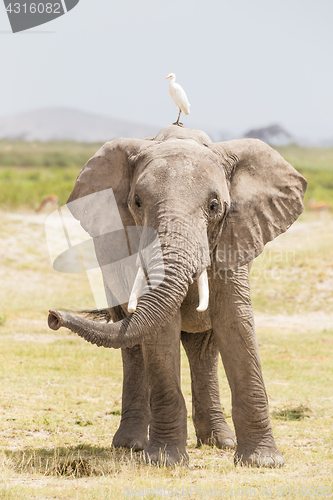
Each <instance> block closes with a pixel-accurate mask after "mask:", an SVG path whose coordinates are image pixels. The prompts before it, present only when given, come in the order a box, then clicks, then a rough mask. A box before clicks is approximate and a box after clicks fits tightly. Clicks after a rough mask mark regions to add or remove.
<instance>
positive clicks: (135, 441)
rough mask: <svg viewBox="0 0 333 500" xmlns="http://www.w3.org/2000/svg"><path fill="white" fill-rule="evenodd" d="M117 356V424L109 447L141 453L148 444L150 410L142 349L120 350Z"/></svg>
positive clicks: (138, 347)
mask: <svg viewBox="0 0 333 500" xmlns="http://www.w3.org/2000/svg"><path fill="white" fill-rule="evenodd" d="M121 354H122V359H123V374H124V378H123V394H122V408H121V421H120V426H119V429H118V430H117V432H116V433H115V435H114V438H113V442H112V444H113V446H115V447H121V446H122V447H124V448H133V449H134V450H135V451H138V450H143V449H144V448H145V447H146V446H147V443H148V437H147V434H148V425H149V416H150V410H149V391H148V383H147V380H146V376H145V370H144V361H143V353H142V345H136V346H134V347H132V348H129V349H122V350H121Z"/></svg>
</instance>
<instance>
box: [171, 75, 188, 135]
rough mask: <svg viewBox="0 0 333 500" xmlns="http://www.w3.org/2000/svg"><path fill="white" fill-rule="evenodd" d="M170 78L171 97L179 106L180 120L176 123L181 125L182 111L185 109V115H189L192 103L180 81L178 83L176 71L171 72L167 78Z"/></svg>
mask: <svg viewBox="0 0 333 500" xmlns="http://www.w3.org/2000/svg"><path fill="white" fill-rule="evenodd" d="M168 78H170V83H169V92H170V95H171V98H172V100H173V101H174V103H175V104H176V106H177V108H179V115H178V120H177V121H176V123H175V125H179V118H180V114H181V112H182V111H184V113H185V115H189V114H190V106H191V104H190V103H189V102H188V99H187V97H186V94H185V91H184V89H183V88H182V87H181V86H180V85H179V83H176V75H175V74H174V73H170V74H169V75H168V76H167V77H166V78H165V79H166V80H167V79H168Z"/></svg>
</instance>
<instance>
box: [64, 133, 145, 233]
mask: <svg viewBox="0 0 333 500" xmlns="http://www.w3.org/2000/svg"><path fill="white" fill-rule="evenodd" d="M144 144H147V141H143V140H139V139H116V140H114V141H110V142H107V143H106V144H104V146H102V147H101V149H100V150H99V151H97V153H96V154H95V155H94V156H93V157H92V158H91V159H90V160H89V161H88V162H87V163H86V164H85V166H84V167H83V168H82V170H81V172H80V174H79V176H78V178H77V180H76V183H75V186H74V189H73V191H72V193H71V195H70V197H69V198H68V200H67V204H68V207H69V209H70V211H71V212H72V214H73V215H74V217H75V218H76V219H78V220H79V221H80V223H81V225H82V227H83V228H84V229H85V230H86V231H87V232H88V233H89V234H90V236H97V235H98V234H96V232H97V233H98V232H99V234H100V231H102V228H98V227H97V226H98V222H99V221H101V224H104V223H107V224H108V225H110V224H109V222H110V218H112V216H114V214H111V213H107V211H108V205H109V206H110V205H112V202H113V205H116V211H117V217H118V219H119V215H120V218H121V222H122V225H123V226H134V225H135V224H134V220H133V218H132V216H131V214H130V212H129V210H128V206H127V200H128V195H129V191H130V182H131V178H132V175H133V161H134V159H135V157H136V155H137V154H138V153H139V152H140V149H141V148H142V147H144ZM110 188H111V189H112V191H111V189H110ZM106 190H108V191H106ZM98 193H101V194H100V195H98ZM88 195H94V196H88ZM110 197H111V198H112V200H111V201H110ZM81 198H82V201H78V200H80V199H81ZM99 200H100V201H99ZM114 200H115V202H114ZM72 202H75V203H72ZM107 219H108V220H107ZM115 229H116V228H115ZM117 229H118V228H117Z"/></svg>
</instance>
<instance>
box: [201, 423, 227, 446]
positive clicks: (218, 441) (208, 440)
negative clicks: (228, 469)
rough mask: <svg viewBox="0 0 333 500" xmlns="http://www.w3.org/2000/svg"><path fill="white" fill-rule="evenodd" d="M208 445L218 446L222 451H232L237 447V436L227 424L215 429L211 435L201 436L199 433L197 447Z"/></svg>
mask: <svg viewBox="0 0 333 500" xmlns="http://www.w3.org/2000/svg"><path fill="white" fill-rule="evenodd" d="M203 444H208V445H210V446H216V447H217V448H220V449H222V450H223V449H230V448H235V447H236V444H237V442H236V436H235V434H234V433H233V432H232V430H231V429H230V427H229V425H228V424H227V423H226V422H225V423H224V425H223V426H220V427H219V428H218V429H214V430H212V431H211V433H210V434H208V433H205V434H202V435H200V434H199V433H197V446H201V445H203Z"/></svg>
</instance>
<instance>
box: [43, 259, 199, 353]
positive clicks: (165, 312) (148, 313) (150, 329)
mask: <svg viewBox="0 0 333 500" xmlns="http://www.w3.org/2000/svg"><path fill="white" fill-rule="evenodd" d="M189 267H190V266H189ZM149 279H150V284H151V285H153V286H152V288H153V289H152V290H150V291H148V292H147V293H145V294H144V295H143V296H142V297H141V299H140V301H139V303H138V305H137V307H136V311H135V313H133V314H131V315H130V316H128V317H126V318H125V319H123V320H121V321H118V322H116V323H100V322H98V321H92V320H89V319H87V318H84V317H81V316H76V315H73V314H70V313H66V312H62V311H50V313H49V318H48V324H49V327H50V328H51V329H53V330H58V329H59V328H60V327H61V326H64V327H66V328H68V329H69V330H71V331H72V332H75V333H77V334H78V335H79V336H80V337H83V338H84V339H85V340H86V341H88V342H91V343H92V344H96V345H98V346H103V347H113V348H124V347H132V346H134V345H136V344H139V343H141V342H142V341H144V340H145V339H146V338H147V337H149V336H150V335H153V334H154V333H156V332H157V331H158V330H160V329H161V328H162V327H163V326H165V325H166V324H167V323H168V322H169V321H170V318H171V317H172V316H173V315H174V314H175V312H176V311H177V309H178V308H179V307H180V305H181V303H182V301H183V299H184V297H185V295H186V293H187V290H188V286H189V283H190V281H191V272H190V271H186V267H184V266H181V265H179V264H175V263H172V264H170V265H169V266H166V270H165V276H164V279H163V281H162V282H161V275H160V272H158V271H157V270H156V271H154V272H153V273H149ZM154 282H156V283H159V284H158V285H157V286H156V287H154Z"/></svg>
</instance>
